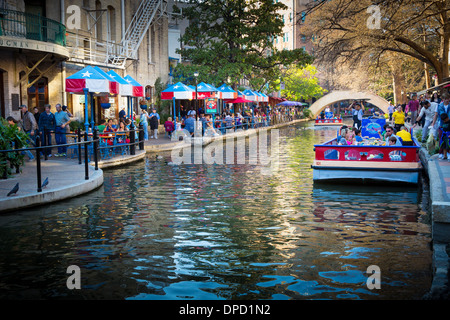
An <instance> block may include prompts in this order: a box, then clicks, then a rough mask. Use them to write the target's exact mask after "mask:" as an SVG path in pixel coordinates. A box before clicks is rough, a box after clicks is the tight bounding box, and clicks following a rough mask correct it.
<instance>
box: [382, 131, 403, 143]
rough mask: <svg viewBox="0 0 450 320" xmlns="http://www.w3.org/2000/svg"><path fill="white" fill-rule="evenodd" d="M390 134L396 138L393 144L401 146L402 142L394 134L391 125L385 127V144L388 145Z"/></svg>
mask: <svg viewBox="0 0 450 320" xmlns="http://www.w3.org/2000/svg"><path fill="white" fill-rule="evenodd" d="M392 136H393V137H395V138H396V142H395V146H401V145H402V143H401V141H400V139H399V138H398V137H397V136H396V135H395V134H394V128H392V127H391V126H388V127H386V145H387V146H388V145H389V139H390V137H392Z"/></svg>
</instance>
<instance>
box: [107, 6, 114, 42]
mask: <svg viewBox="0 0 450 320" xmlns="http://www.w3.org/2000/svg"><path fill="white" fill-rule="evenodd" d="M106 22H107V25H108V41H111V42H116V9H114V7H112V6H108V16H107V20H106Z"/></svg>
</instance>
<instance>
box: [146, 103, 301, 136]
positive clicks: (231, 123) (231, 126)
mask: <svg viewBox="0 0 450 320" xmlns="http://www.w3.org/2000/svg"><path fill="white" fill-rule="evenodd" d="M154 112H155V110H154ZM149 116H150V117H151V116H152V115H149ZM141 117H143V118H144V122H143V123H145V121H147V119H148V116H147V115H146V112H145V110H143V111H142V113H141ZM302 117H303V111H302V110H299V108H294V107H292V108H285V107H268V106H251V107H243V108H242V109H239V111H237V110H234V109H232V108H231V107H229V106H227V107H225V108H224V110H223V112H222V113H220V114H214V115H211V114H205V113H204V111H203V109H202V108H199V109H198V116H197V112H196V110H195V109H194V108H193V107H191V108H190V109H189V110H186V108H184V106H182V105H181V107H180V113H179V116H177V117H175V119H172V118H168V119H167V121H166V122H165V123H164V128H165V131H166V132H167V134H168V135H169V137H171V136H172V134H173V133H174V132H175V133H176V131H178V130H182V129H185V130H186V131H188V132H189V133H190V134H191V135H193V134H194V132H195V123H196V121H198V122H197V123H201V125H202V126H201V132H202V134H205V132H206V131H208V130H209V131H210V132H212V133H213V134H218V132H221V133H222V134H223V133H226V132H227V130H236V129H248V128H255V127H263V126H269V125H273V124H276V123H281V122H286V121H292V120H294V119H300V118H302ZM158 119H159V118H158ZM148 125H149V123H148V122H147V126H148ZM150 126H151V124H150ZM199 131H200V130H199Z"/></svg>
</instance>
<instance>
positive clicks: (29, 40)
mask: <svg viewBox="0 0 450 320" xmlns="http://www.w3.org/2000/svg"><path fill="white" fill-rule="evenodd" d="M65 46H66V27H65V26H64V25H63V24H61V23H59V22H57V21H55V20H52V19H48V18H45V17H42V16H39V15H34V14H29V13H25V12H21V11H14V10H6V9H0V47H10V48H18V49H24V50H35V51H44V52H52V53H56V54H61V55H64V56H65V55H67V50H66V49H65Z"/></svg>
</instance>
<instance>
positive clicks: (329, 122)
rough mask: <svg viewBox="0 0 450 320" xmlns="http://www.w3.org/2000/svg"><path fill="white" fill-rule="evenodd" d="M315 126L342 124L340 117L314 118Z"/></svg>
mask: <svg viewBox="0 0 450 320" xmlns="http://www.w3.org/2000/svg"><path fill="white" fill-rule="evenodd" d="M314 125H315V126H342V119H320V118H319V119H316V122H315V123H314Z"/></svg>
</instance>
